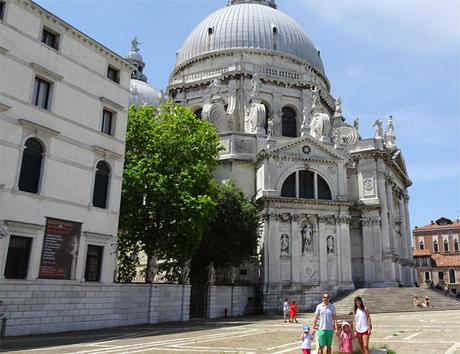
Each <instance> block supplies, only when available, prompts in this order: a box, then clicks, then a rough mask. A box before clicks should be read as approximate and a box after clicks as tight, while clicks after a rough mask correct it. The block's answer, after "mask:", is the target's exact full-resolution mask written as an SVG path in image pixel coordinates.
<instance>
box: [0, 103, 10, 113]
mask: <svg viewBox="0 0 460 354" xmlns="http://www.w3.org/2000/svg"><path fill="white" fill-rule="evenodd" d="M10 109H11V106H8V105H6V104H3V103H0V112H6V111H9V110H10Z"/></svg>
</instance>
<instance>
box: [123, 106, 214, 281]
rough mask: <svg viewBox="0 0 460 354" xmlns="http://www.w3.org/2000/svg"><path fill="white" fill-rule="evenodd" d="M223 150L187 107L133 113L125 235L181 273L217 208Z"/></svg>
mask: <svg viewBox="0 0 460 354" xmlns="http://www.w3.org/2000/svg"><path fill="white" fill-rule="evenodd" d="M219 149H220V141H219V137H218V136H217V133H216V131H215V129H214V128H213V127H212V126H211V125H210V124H209V123H208V122H206V121H204V120H201V119H198V118H196V117H195V115H194V114H193V113H192V112H191V111H190V110H189V109H187V108H185V107H182V106H179V105H175V104H173V103H172V102H169V103H167V104H165V105H162V106H161V107H160V108H159V109H158V110H156V109H155V108H154V107H151V106H144V107H139V108H135V107H134V106H131V107H130V109H129V112H128V126H127V133H126V152H125V166H124V171H123V185H122V197H121V207H120V232H121V233H122V234H123V237H126V238H128V239H129V240H131V241H130V244H139V245H140V248H141V250H142V251H144V252H145V253H146V254H147V256H148V257H149V259H154V258H153V257H158V258H159V259H162V260H166V261H167V262H166V263H167V264H169V265H170V266H171V267H176V268H177V269H179V272H178V274H179V275H180V273H181V270H182V272H183V269H184V265H187V262H189V261H190V259H191V258H192V256H193V255H194V253H195V252H196V250H197V248H198V246H199V244H200V241H201V238H202V235H203V232H204V229H205V227H206V225H207V223H208V220H209V218H210V217H211V215H212V213H213V211H214V209H215V202H214V196H213V193H214V189H213V185H214V183H213V177H212V171H213V170H214V168H215V166H216V163H217V162H216V161H217V157H218V152H219ZM125 242H127V241H125ZM148 264H149V266H151V262H148ZM147 273H149V269H147ZM172 273H174V271H173V272H172ZM176 273H177V272H176ZM182 275H184V274H182Z"/></svg>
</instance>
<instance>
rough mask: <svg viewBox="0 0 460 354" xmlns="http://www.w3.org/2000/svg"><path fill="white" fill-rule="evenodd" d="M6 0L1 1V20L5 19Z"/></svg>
mask: <svg viewBox="0 0 460 354" xmlns="http://www.w3.org/2000/svg"><path fill="white" fill-rule="evenodd" d="M5 6H6V4H5V2H4V1H0V20H3V17H4V16H5Z"/></svg>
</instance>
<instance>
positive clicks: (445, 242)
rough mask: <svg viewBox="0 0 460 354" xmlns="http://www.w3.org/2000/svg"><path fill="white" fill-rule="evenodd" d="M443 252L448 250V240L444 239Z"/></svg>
mask: <svg viewBox="0 0 460 354" xmlns="http://www.w3.org/2000/svg"><path fill="white" fill-rule="evenodd" d="M444 252H449V241H447V239H445V240H444Z"/></svg>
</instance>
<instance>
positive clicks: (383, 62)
mask: <svg viewBox="0 0 460 354" xmlns="http://www.w3.org/2000/svg"><path fill="white" fill-rule="evenodd" d="M36 2H37V3H38V4H40V5H41V6H43V7H45V8H46V9H48V10H49V11H51V12H53V13H54V14H56V15H57V16H59V17H60V18H62V19H63V20H65V21H67V22H69V23H70V24H72V25H73V26H75V27H76V28H78V29H79V30H81V31H83V32H84V33H86V34H87V35H89V36H90V37H92V38H94V39H95V40H97V41H99V42H100V43H102V44H104V45H105V46H107V47H109V48H110V49H112V50H114V51H115V52H117V53H119V54H121V55H125V53H127V52H128V50H129V48H130V41H131V39H132V37H133V36H134V35H137V36H138V38H139V41H140V42H141V43H142V45H141V54H142V56H143V58H144V61H145V62H146V63H147V67H146V69H145V73H146V75H147V76H148V78H149V82H150V83H151V84H152V85H154V86H155V87H156V88H157V89H165V87H166V86H167V80H168V76H169V73H170V72H171V70H172V68H173V66H174V61H175V53H176V51H177V49H179V48H180V46H181V44H182V43H183V41H184V40H185V38H186V37H187V35H188V33H189V32H190V31H191V30H192V29H193V28H194V27H195V26H196V25H197V24H198V23H199V22H200V21H201V20H202V19H203V18H204V17H205V16H207V15H208V14H210V13H211V12H212V11H215V10H217V9H219V8H221V7H223V6H225V5H226V3H227V0H129V1H124V0H99V1H98V0H37V1H36ZM277 4H278V9H279V10H281V11H283V12H285V13H287V14H288V15H289V16H291V17H292V18H293V19H295V20H296V21H297V22H298V23H299V24H300V25H301V26H302V28H303V29H304V30H305V31H306V33H307V34H308V35H309V36H310V38H311V39H312V41H313V42H314V43H315V44H316V46H317V47H318V48H319V49H320V50H321V57H322V59H323V63H324V67H325V70H326V75H327V76H328V78H329V81H330V82H331V86H332V94H333V95H334V96H341V97H342V106H343V111H344V113H345V116H346V117H347V120H348V121H351V122H352V121H353V119H354V118H355V117H359V118H360V123H361V124H360V130H361V134H362V135H363V136H364V137H371V136H373V129H372V128H371V125H372V122H373V121H374V120H375V119H376V118H381V119H383V120H384V121H385V123H386V120H387V117H388V116H389V115H392V116H393V119H394V124H395V129H396V138H397V140H396V143H397V145H398V146H399V148H401V149H402V152H403V154H404V157H405V160H406V164H407V167H408V170H409V175H410V177H411V179H412V181H413V185H412V187H410V188H409V193H410V197H411V200H410V212H411V226H412V227H414V226H415V225H418V226H421V225H424V224H426V223H429V222H430V220H433V219H437V218H439V217H441V216H446V217H449V218H454V219H456V218H460V25H459V23H460V1H457V0H438V1H433V0H385V1H382V0H379V1H378V0H277Z"/></svg>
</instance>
